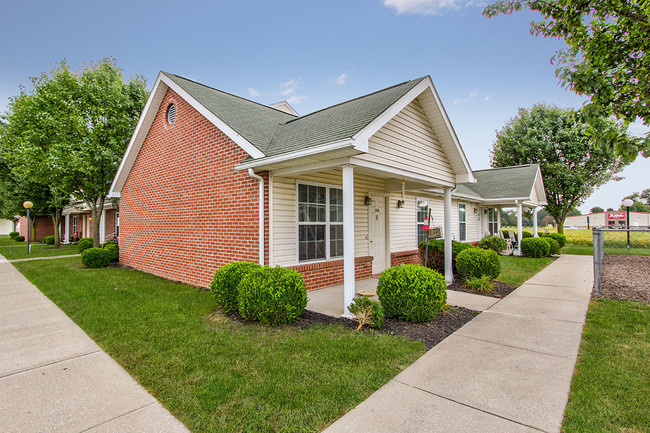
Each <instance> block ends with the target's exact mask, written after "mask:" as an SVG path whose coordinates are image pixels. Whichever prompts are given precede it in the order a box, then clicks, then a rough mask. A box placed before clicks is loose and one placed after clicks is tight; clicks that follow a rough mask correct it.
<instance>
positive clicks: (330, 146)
mask: <svg viewBox="0 0 650 433" xmlns="http://www.w3.org/2000/svg"><path fill="white" fill-rule="evenodd" d="M346 147H353V143H352V140H350V139H349V138H346V139H345V140H338V141H333V142H331V143H327V144H323V145H320V146H314V147H310V148H309V149H303V150H299V151H297V152H289V153H283V154H281V155H276V156H267V157H264V158H260V159H256V160H255V161H249V162H244V163H241V164H239V165H237V166H235V168H236V169H238V170H248V169H249V168H255V167H260V166H262V165H269V164H276V163H278V162H286V161H289V160H292V159H296V158H301V157H304V156H311V155H316V154H319V153H324V152H328V151H331V150H339V149H344V148H346ZM251 156H252V155H251Z"/></svg>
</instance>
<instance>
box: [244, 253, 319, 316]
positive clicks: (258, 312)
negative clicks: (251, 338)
mask: <svg viewBox="0 0 650 433" xmlns="http://www.w3.org/2000/svg"><path fill="white" fill-rule="evenodd" d="M237 291H238V292H239V293H238V295H237V301H238V304H239V314H241V316H242V317H243V318H244V319H247V320H258V321H260V323H262V324H263V325H271V326H277V325H282V324H285V323H290V322H293V321H294V320H296V319H297V318H298V317H300V315H301V314H302V312H303V311H305V307H306V306H307V292H306V291H305V282H304V280H303V279H302V275H300V273H299V272H298V271H296V270H293V269H287V268H281V267H279V266H276V267H275V268H270V267H268V266H262V267H259V268H257V269H254V270H252V271H251V272H249V273H248V275H246V276H245V277H244V278H243V279H242V280H241V282H240V283H239V286H238V287H237Z"/></svg>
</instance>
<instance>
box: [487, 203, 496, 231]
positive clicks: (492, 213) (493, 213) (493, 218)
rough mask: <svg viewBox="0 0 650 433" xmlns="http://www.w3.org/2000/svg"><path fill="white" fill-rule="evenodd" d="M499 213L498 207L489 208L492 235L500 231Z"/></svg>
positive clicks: (489, 229)
mask: <svg viewBox="0 0 650 433" xmlns="http://www.w3.org/2000/svg"><path fill="white" fill-rule="evenodd" d="M498 214H499V213H498V210H497V208H495V207H491V208H488V231H489V232H490V234H491V235H496V234H497V233H498V232H499V222H498V220H497V215H498Z"/></svg>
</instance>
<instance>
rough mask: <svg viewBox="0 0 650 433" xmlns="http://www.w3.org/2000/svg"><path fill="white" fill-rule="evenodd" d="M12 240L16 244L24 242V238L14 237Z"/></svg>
mask: <svg viewBox="0 0 650 433" xmlns="http://www.w3.org/2000/svg"><path fill="white" fill-rule="evenodd" d="M14 240H15V241H16V242H25V236H16V237H15V238H14Z"/></svg>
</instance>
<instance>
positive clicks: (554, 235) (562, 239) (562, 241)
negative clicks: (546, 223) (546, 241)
mask: <svg viewBox="0 0 650 433" xmlns="http://www.w3.org/2000/svg"><path fill="white" fill-rule="evenodd" d="M542 237H544V238H551V239H555V241H556V242H557V243H558V244H559V245H560V248H564V246H565V245H566V236H564V235H563V234H562V233H546V234H543V235H542Z"/></svg>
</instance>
